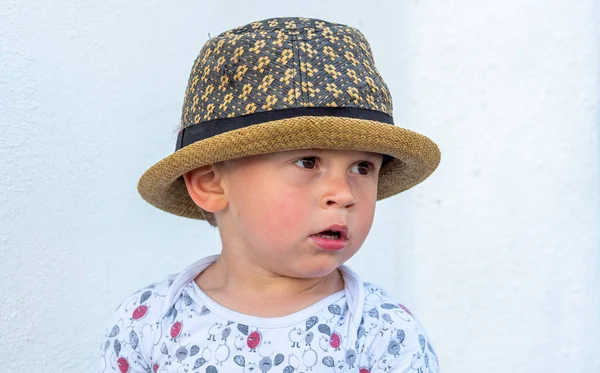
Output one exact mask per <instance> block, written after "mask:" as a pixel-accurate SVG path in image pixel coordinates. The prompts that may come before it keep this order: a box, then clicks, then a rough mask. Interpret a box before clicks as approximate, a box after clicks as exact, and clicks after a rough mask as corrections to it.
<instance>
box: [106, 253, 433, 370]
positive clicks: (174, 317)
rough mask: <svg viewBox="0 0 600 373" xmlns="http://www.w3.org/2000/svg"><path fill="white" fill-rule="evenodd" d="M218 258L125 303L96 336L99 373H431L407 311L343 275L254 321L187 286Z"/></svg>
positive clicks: (428, 348)
mask: <svg viewBox="0 0 600 373" xmlns="http://www.w3.org/2000/svg"><path fill="white" fill-rule="evenodd" d="M217 258H218V256H211V257H207V258H204V259H202V260H200V261H198V262H196V263H194V264H192V265H191V266H189V267H188V268H186V269H185V270H184V271H182V272H181V273H179V274H177V275H172V276H169V277H168V278H167V279H166V280H164V281H162V282H158V283H155V284H152V285H149V286H147V287H145V288H143V289H141V290H139V291H137V292H136V293H134V294H132V295H131V296H130V297H128V298H127V299H126V300H125V301H124V302H123V303H122V304H121V305H120V306H119V307H118V308H117V310H116V312H115V313H114V315H113V317H112V319H111V320H110V322H109V324H108V325H107V328H106V330H105V335H104V340H103V342H102V345H101V358H100V365H101V367H100V372H121V373H126V372H130V373H137V372H153V373H162V372H165V373H166V372H172V373H175V372H177V373H184V372H190V373H236V372H243V373H292V372H334V373H341V372H359V373H366V372H370V373H376V372H389V373H394V372H403V373H409V372H411V373H430V372H431V373H438V372H439V364H438V359H437V355H436V353H435V350H434V348H433V346H432V345H431V343H430V342H429V341H428V337H427V333H426V332H425V330H424V329H423V327H422V325H421V324H420V323H419V322H418V321H417V320H416V319H415V317H414V316H413V315H412V314H411V313H410V311H409V310H408V309H406V308H405V307H404V306H403V305H401V304H399V303H398V302H397V301H395V300H394V299H393V298H391V297H390V296H388V295H387V294H386V293H385V291H384V290H382V289H380V288H378V287H376V286H374V285H372V284H369V283H363V282H362V281H361V280H360V278H359V277H358V276H357V275H356V274H355V273H354V272H353V271H352V270H350V268H348V267H347V266H342V267H340V271H341V273H342V276H343V278H344V283H345V287H344V290H342V291H340V292H337V293H335V294H332V295H330V296H328V297H326V298H324V299H322V300H320V301H318V302H317V303H315V304H313V305H311V306H309V307H307V308H305V309H303V310H300V311H298V312H296V313H293V314H291V315H287V316H283V317H275V318H262V317H254V316H248V315H244V314H241V313H238V312H235V311H232V310H230V309H227V308H225V307H223V306H221V305H220V304H218V303H216V302H215V301H213V300H212V299H211V298H209V297H208V296H207V295H206V294H205V293H204V292H203V291H202V290H201V289H200V288H199V287H198V285H197V284H196V283H195V282H194V281H193V280H194V278H195V277H196V276H197V275H198V274H199V273H200V272H202V271H203V270H204V269H205V268H207V267H208V266H209V265H210V264H211V263H213V262H214V261H215V260H216V259H217ZM257 302H260V300H258V299H257Z"/></svg>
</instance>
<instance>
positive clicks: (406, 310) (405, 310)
mask: <svg viewBox="0 0 600 373" xmlns="http://www.w3.org/2000/svg"><path fill="white" fill-rule="evenodd" d="M398 307H400V308H402V309H403V310H404V312H406V313H408V314H409V315H411V316H413V314H412V312H410V311H409V310H408V308H406V307H404V306H403V305H401V304H400V303H398ZM413 317H414V316H413Z"/></svg>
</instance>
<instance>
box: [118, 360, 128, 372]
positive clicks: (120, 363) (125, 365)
mask: <svg viewBox="0 0 600 373" xmlns="http://www.w3.org/2000/svg"><path fill="white" fill-rule="evenodd" d="M117 365H118V366H119V370H120V371H121V373H127V372H129V362H128V361H127V360H126V359H125V358H124V357H120V358H119V359H117Z"/></svg>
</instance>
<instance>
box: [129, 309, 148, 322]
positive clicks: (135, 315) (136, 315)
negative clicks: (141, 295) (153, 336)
mask: <svg viewBox="0 0 600 373" xmlns="http://www.w3.org/2000/svg"><path fill="white" fill-rule="evenodd" d="M147 312H148V306H139V307H138V308H136V309H135V310H133V315H132V317H133V319H134V320H139V319H141V318H142V317H144V316H146V313H147Z"/></svg>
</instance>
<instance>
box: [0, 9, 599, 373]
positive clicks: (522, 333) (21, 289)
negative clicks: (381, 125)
mask: <svg viewBox="0 0 600 373" xmlns="http://www.w3.org/2000/svg"><path fill="white" fill-rule="evenodd" d="M369 3H370V4H377V7H368V5H367V4H368V3H367V2H365V1H327V2H324V1H304V2H291V1H290V2H283V1H252V2H250V1H246V2H242V1H232V0H230V1H178V2H176V4H175V3H173V2H156V1H152V2H150V1H121V2H119V1H96V2H91V1H90V2H84V1H75V0H70V1H67V0H63V1H61V2H39V1H15V0H5V1H4V2H2V3H1V4H0V72H1V75H0V131H1V132H0V160H1V162H0V175H1V176H0V298H1V299H2V300H3V302H2V306H0V367H1V368H0V370H1V371H3V372H4V371H6V372H26V371H34V370H35V371H40V370H42V371H47V372H83V371H93V370H94V369H95V368H96V366H97V356H98V349H99V344H100V342H101V341H102V338H101V335H102V334H103V330H101V327H102V324H103V321H104V320H105V319H106V318H107V317H108V315H109V314H110V312H111V310H112V308H113V307H115V306H116V305H117V304H118V303H119V302H120V300H121V299H122V298H123V297H124V296H126V295H127V294H128V293H129V292H131V291H133V290H135V289H136V288H137V287H139V286H142V285H144V284H146V283H148V282H149V281H153V280H156V279H160V278H162V277H163V275H164V274H166V273H170V272H174V271H177V270H179V269H180V268H182V267H183V266H185V265H186V264H188V263H189V262H191V261H193V260H195V259H197V258H199V257H201V256H204V255H206V254H210V253H215V252H217V251H218V247H219V246H218V239H217V234H216V231H215V230H213V229H210V228H209V227H208V226H207V225H206V224H202V223H197V222H195V221H189V220H185V219H182V218H176V217H172V216H169V215H167V214H165V213H162V212H160V211H159V210H156V209H153V208H151V207H150V206H149V205H147V204H146V203H145V202H143V201H142V200H141V198H139V197H138V195H137V192H136V189H135V187H136V183H137V179H138V177H139V176H140V175H141V173H142V172H143V171H144V170H145V169H146V168H147V167H148V166H150V165H151V164H152V163H153V162H154V161H156V160H158V159H160V158H162V157H163V156H165V155H167V154H168V153H170V152H171V151H172V150H173V148H174V141H175V135H174V129H175V128H176V127H177V125H178V121H179V115H180V113H179V111H180V109H181V103H182V100H183V93H184V90H185V85H186V83H187V76H188V74H189V70H190V68H191V65H192V63H193V60H194V58H195V56H196V54H197V52H198V50H199V49H200V47H201V45H202V44H203V43H204V42H205V41H206V40H207V37H208V33H211V35H216V34H218V33H219V32H221V31H224V30H226V29H229V28H231V27H234V26H236V25H240V24H245V23H247V22H250V21H253V20H257V19H262V18H268V17H272V16H289V15H302V16H312V17H317V18H324V19H329V20H332V21H338V22H342V23H347V24H350V25H353V26H356V27H358V28H359V29H361V30H362V31H363V32H364V33H365V34H366V35H367V37H368V38H369V40H370V41H371V45H372V48H373V51H374V54H375V59H376V62H377V65H378V67H379V69H380V71H381V73H382V74H383V76H384V78H385V79H386V80H387V81H388V83H389V86H390V89H391V90H392V94H393V95H394V100H395V118H396V123H398V124H405V126H406V127H408V128H411V129H414V130H417V131H419V132H422V133H424V134H426V135H428V136H430V137H432V138H433V139H434V140H435V141H436V142H438V144H439V145H440V147H441V149H442V152H443V157H442V158H443V159H442V163H441V165H440V168H439V169H438V171H437V172H436V173H435V174H434V176H432V177H431V178H430V179H429V180H427V181H426V182H425V183H423V184H422V185H420V186H418V187H416V188H415V189H414V190H411V191H409V192H407V193H404V194H402V195H399V196H396V197H393V198H391V199H388V200H386V201H384V202H382V203H380V204H379V205H378V212H377V216H376V221H375V225H374V228H373V230H372V234H371V236H370V237H369V238H368V240H367V242H366V244H365V247H364V248H363V249H362V251H361V252H360V253H359V254H358V255H357V257H355V258H354V259H353V260H351V263H350V264H351V265H352V266H353V267H354V268H355V269H357V270H358V271H360V272H361V273H362V275H363V277H364V278H366V279H369V280H372V281H375V282H379V283H382V284H384V285H386V286H387V287H388V288H390V290H391V291H392V293H394V294H395V295H396V296H397V297H399V298H400V299H402V300H403V301H404V302H405V303H406V304H407V305H409V306H411V307H412V308H413V310H415V311H416V313H417V314H418V315H419V316H420V318H421V320H422V321H423V322H424V324H425V325H426V327H427V329H428V331H429V334H430V335H431V338H432V339H433V340H434V342H435V344H436V345H437V349H438V350H439V353H440V359H441V363H442V368H443V371H445V372H474V373H475V372H528V373H530V372H567V371H568V372H570V373H576V372H582V373H583V372H586V373H588V372H598V371H600V354H599V353H598V351H599V350H598V346H599V345H600V304H599V302H600V229H599V227H600V126H599V125H598V123H599V118H600V112H599V108H600V105H599V102H600V101H599V100H600V73H599V72H600V53H599V46H600V30H599V28H600V27H599V25H600V23H599V21H600V20H599V15H600V9H599V4H598V2H597V1H596V2H594V1H592V0H579V1H569V0H555V1H551V2H548V1H542V0H522V1H517V0H511V1H502V2H500V1H475V0H472V1H460V0H457V1H447V0H442V1H432V0H414V1H402V2H383V1H379V2H369ZM375 253H378V254H379V253H383V254H385V255H386V256H387V257H389V258H390V260H384V261H382V260H376V259H375V256H374V254H375Z"/></svg>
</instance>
